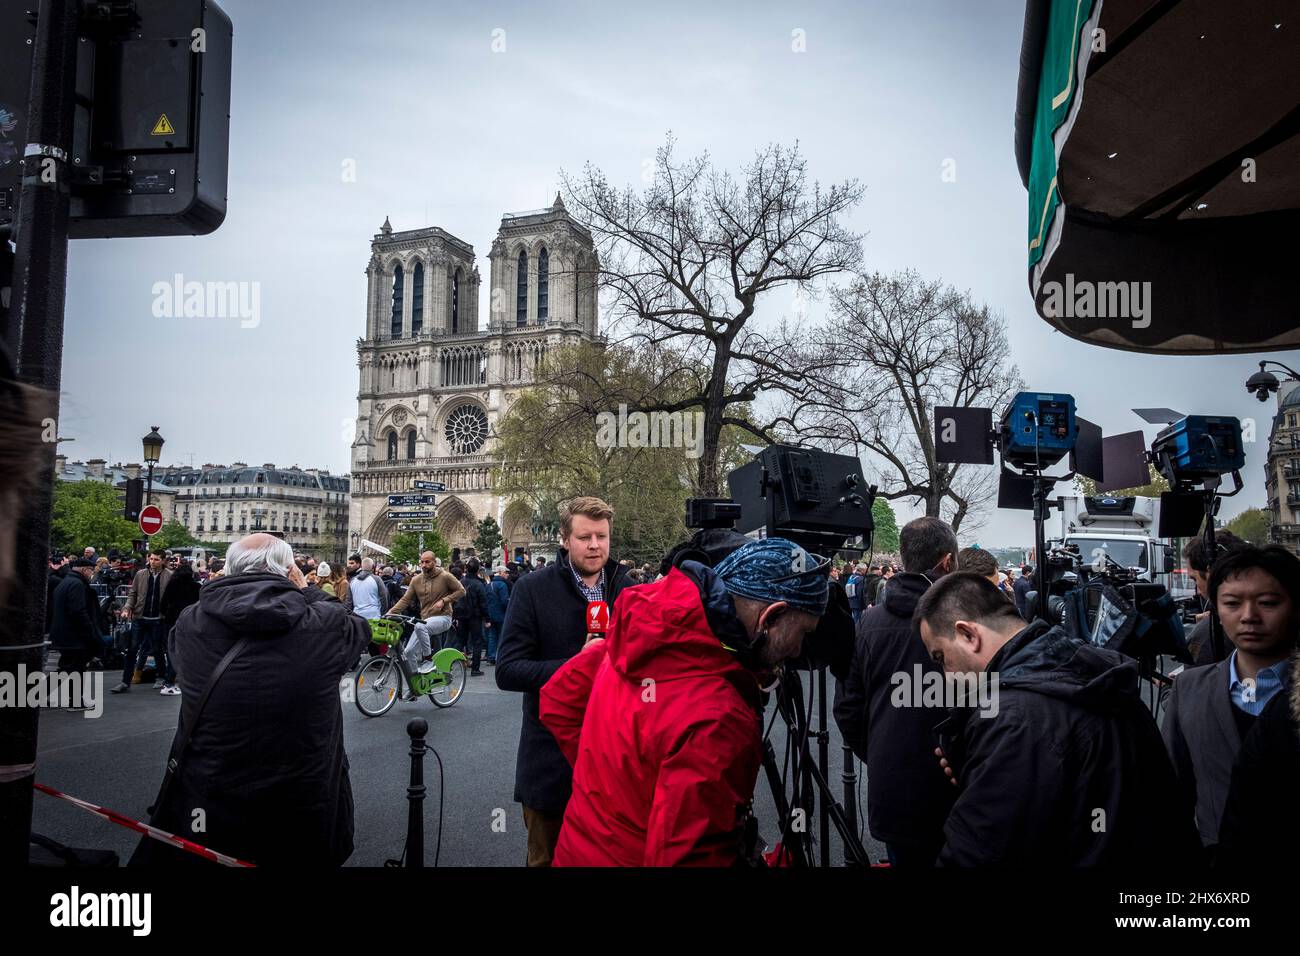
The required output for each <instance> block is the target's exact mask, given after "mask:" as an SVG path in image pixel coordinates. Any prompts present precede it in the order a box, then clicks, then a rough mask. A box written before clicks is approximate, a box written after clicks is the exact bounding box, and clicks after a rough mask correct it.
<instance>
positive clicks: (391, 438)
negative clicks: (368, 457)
mask: <svg viewBox="0 0 1300 956" xmlns="http://www.w3.org/2000/svg"><path fill="white" fill-rule="evenodd" d="M388 460H389V461H397V432H389V433H388Z"/></svg>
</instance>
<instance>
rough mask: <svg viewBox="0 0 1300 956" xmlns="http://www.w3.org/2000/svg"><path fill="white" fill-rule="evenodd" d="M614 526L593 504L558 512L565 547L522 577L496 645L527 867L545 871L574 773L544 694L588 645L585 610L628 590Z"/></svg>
mask: <svg viewBox="0 0 1300 956" xmlns="http://www.w3.org/2000/svg"><path fill="white" fill-rule="evenodd" d="M613 519H614V509H612V508H611V507H610V506H609V505H608V504H606V503H605V502H604V501H601V500H600V499H599V498H590V497H580V498H574V499H573V500H572V501H569V502H566V503H565V504H564V505H563V506H562V507H561V509H560V542H561V544H562V545H563V547H562V548H561V549H560V553H559V555H558V556H557V557H556V559H555V560H554V561H552V562H550V563H549V564H547V565H546V566H545V567H539V568H537V569H536V570H535V571H533V572H532V573H528V574H524V575H521V576H520V578H519V581H518V583H516V585H515V589H514V592H513V593H512V594H511V596H510V605H509V607H508V608H507V609H506V619H505V624H504V625H503V627H502V633H501V638H500V643H499V645H498V646H497V663H496V678H497V686H498V687H500V688H501V689H502V690H515V691H522V692H523V708H524V719H523V725H522V727H521V728H520V731H519V757H518V761H517V763H516V766H515V800H516V801H518V802H519V803H520V804H522V805H523V810H524V825H525V826H526V827H527V828H528V865H529V866H550V865H551V858H552V857H553V855H554V853H555V844H556V842H557V841H558V840H559V838H560V825H561V824H562V823H563V822H564V809H565V807H566V806H567V805H568V802H569V797H570V795H571V794H572V792H573V767H572V766H570V764H569V761H568V759H567V758H566V757H565V756H564V754H563V752H562V751H561V750H560V745H559V744H558V743H557V742H556V740H555V737H554V736H553V735H552V734H551V732H550V731H549V730H547V729H546V727H545V726H544V725H543V724H542V722H541V720H540V718H539V717H538V707H539V704H540V701H541V690H542V687H543V685H545V684H546V682H547V681H548V680H550V679H551V675H553V674H554V673H555V672H556V671H558V670H559V669H560V667H561V666H562V665H563V664H564V662H565V661H567V660H568V659H569V658H570V657H573V656H574V655H575V654H577V653H578V652H579V651H581V650H582V648H583V645H584V644H585V643H586V640H587V606H588V604H589V603H590V602H592V601H605V602H606V603H607V604H609V605H610V607H611V609H612V608H613V604H614V601H615V599H616V598H617V597H618V595H619V593H620V592H621V591H622V590H623V588H624V587H625V586H627V585H628V584H630V583H631V581H630V579H629V578H628V574H627V568H625V567H624V566H623V565H621V564H619V563H618V562H617V561H615V560H613V559H612V558H611V557H610V556H609V537H610V529H611V527H612V524H613ZM522 567H523V568H526V567H527V565H526V564H525V565H523V566H522Z"/></svg>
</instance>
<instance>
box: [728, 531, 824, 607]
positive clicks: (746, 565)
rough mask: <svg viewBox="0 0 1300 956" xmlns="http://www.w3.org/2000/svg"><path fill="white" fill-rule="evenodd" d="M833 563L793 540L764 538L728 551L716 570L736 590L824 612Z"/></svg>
mask: <svg viewBox="0 0 1300 956" xmlns="http://www.w3.org/2000/svg"><path fill="white" fill-rule="evenodd" d="M828 568H829V563H822V564H818V562H817V559H816V558H814V557H813V556H812V555H810V554H809V553H808V552H807V551H805V550H804V549H803V548H801V547H799V545H797V544H795V543H794V542H793V541H787V540H786V539H785V538H764V539H763V540H762V541H751V542H749V544H746V545H744V546H743V547H740V548H737V549H736V550H735V551H733V552H731V554H729V555H727V557H726V558H724V559H723V560H722V561H721V562H719V564H718V566H717V567H716V568H714V572H715V573H716V574H717V575H718V577H719V578H721V579H722V584H723V586H724V587H725V588H726V589H727V590H728V591H729V592H730V593H732V594H739V595H740V596H741V597H747V598H753V599H754V600H755V601H762V602H764V603H765V604H775V603H776V602H777V601H784V602H785V603H787V604H789V605H790V606H791V607H792V608H795V609H796V610H799V611H807V612H808V613H809V614H816V615H818V616H820V615H821V614H823V613H825V611H826V599H827V595H828V594H829V592H830V584H829V581H828V579H827V569H828Z"/></svg>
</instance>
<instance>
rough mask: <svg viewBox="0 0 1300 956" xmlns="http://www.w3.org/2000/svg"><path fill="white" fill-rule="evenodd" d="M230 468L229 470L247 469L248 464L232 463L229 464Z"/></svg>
mask: <svg viewBox="0 0 1300 956" xmlns="http://www.w3.org/2000/svg"><path fill="white" fill-rule="evenodd" d="M230 467H231V468H247V467H248V462H246V461H234V462H231V463H230Z"/></svg>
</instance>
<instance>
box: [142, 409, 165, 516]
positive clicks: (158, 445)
mask: <svg viewBox="0 0 1300 956" xmlns="http://www.w3.org/2000/svg"><path fill="white" fill-rule="evenodd" d="M149 428H150V429H151V431H150V432H149V434H147V435H145V436H144V438H143V439H141V441H142V442H143V443H144V460H145V461H146V462H148V464H149V480H148V483H147V484H146V486H145V495H144V497H145V503H146V504H153V466H154V465H156V464H158V458H159V457H160V456H161V455H162V446H163V437H162V435H159V434H158V426H157V425H150V426H149Z"/></svg>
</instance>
